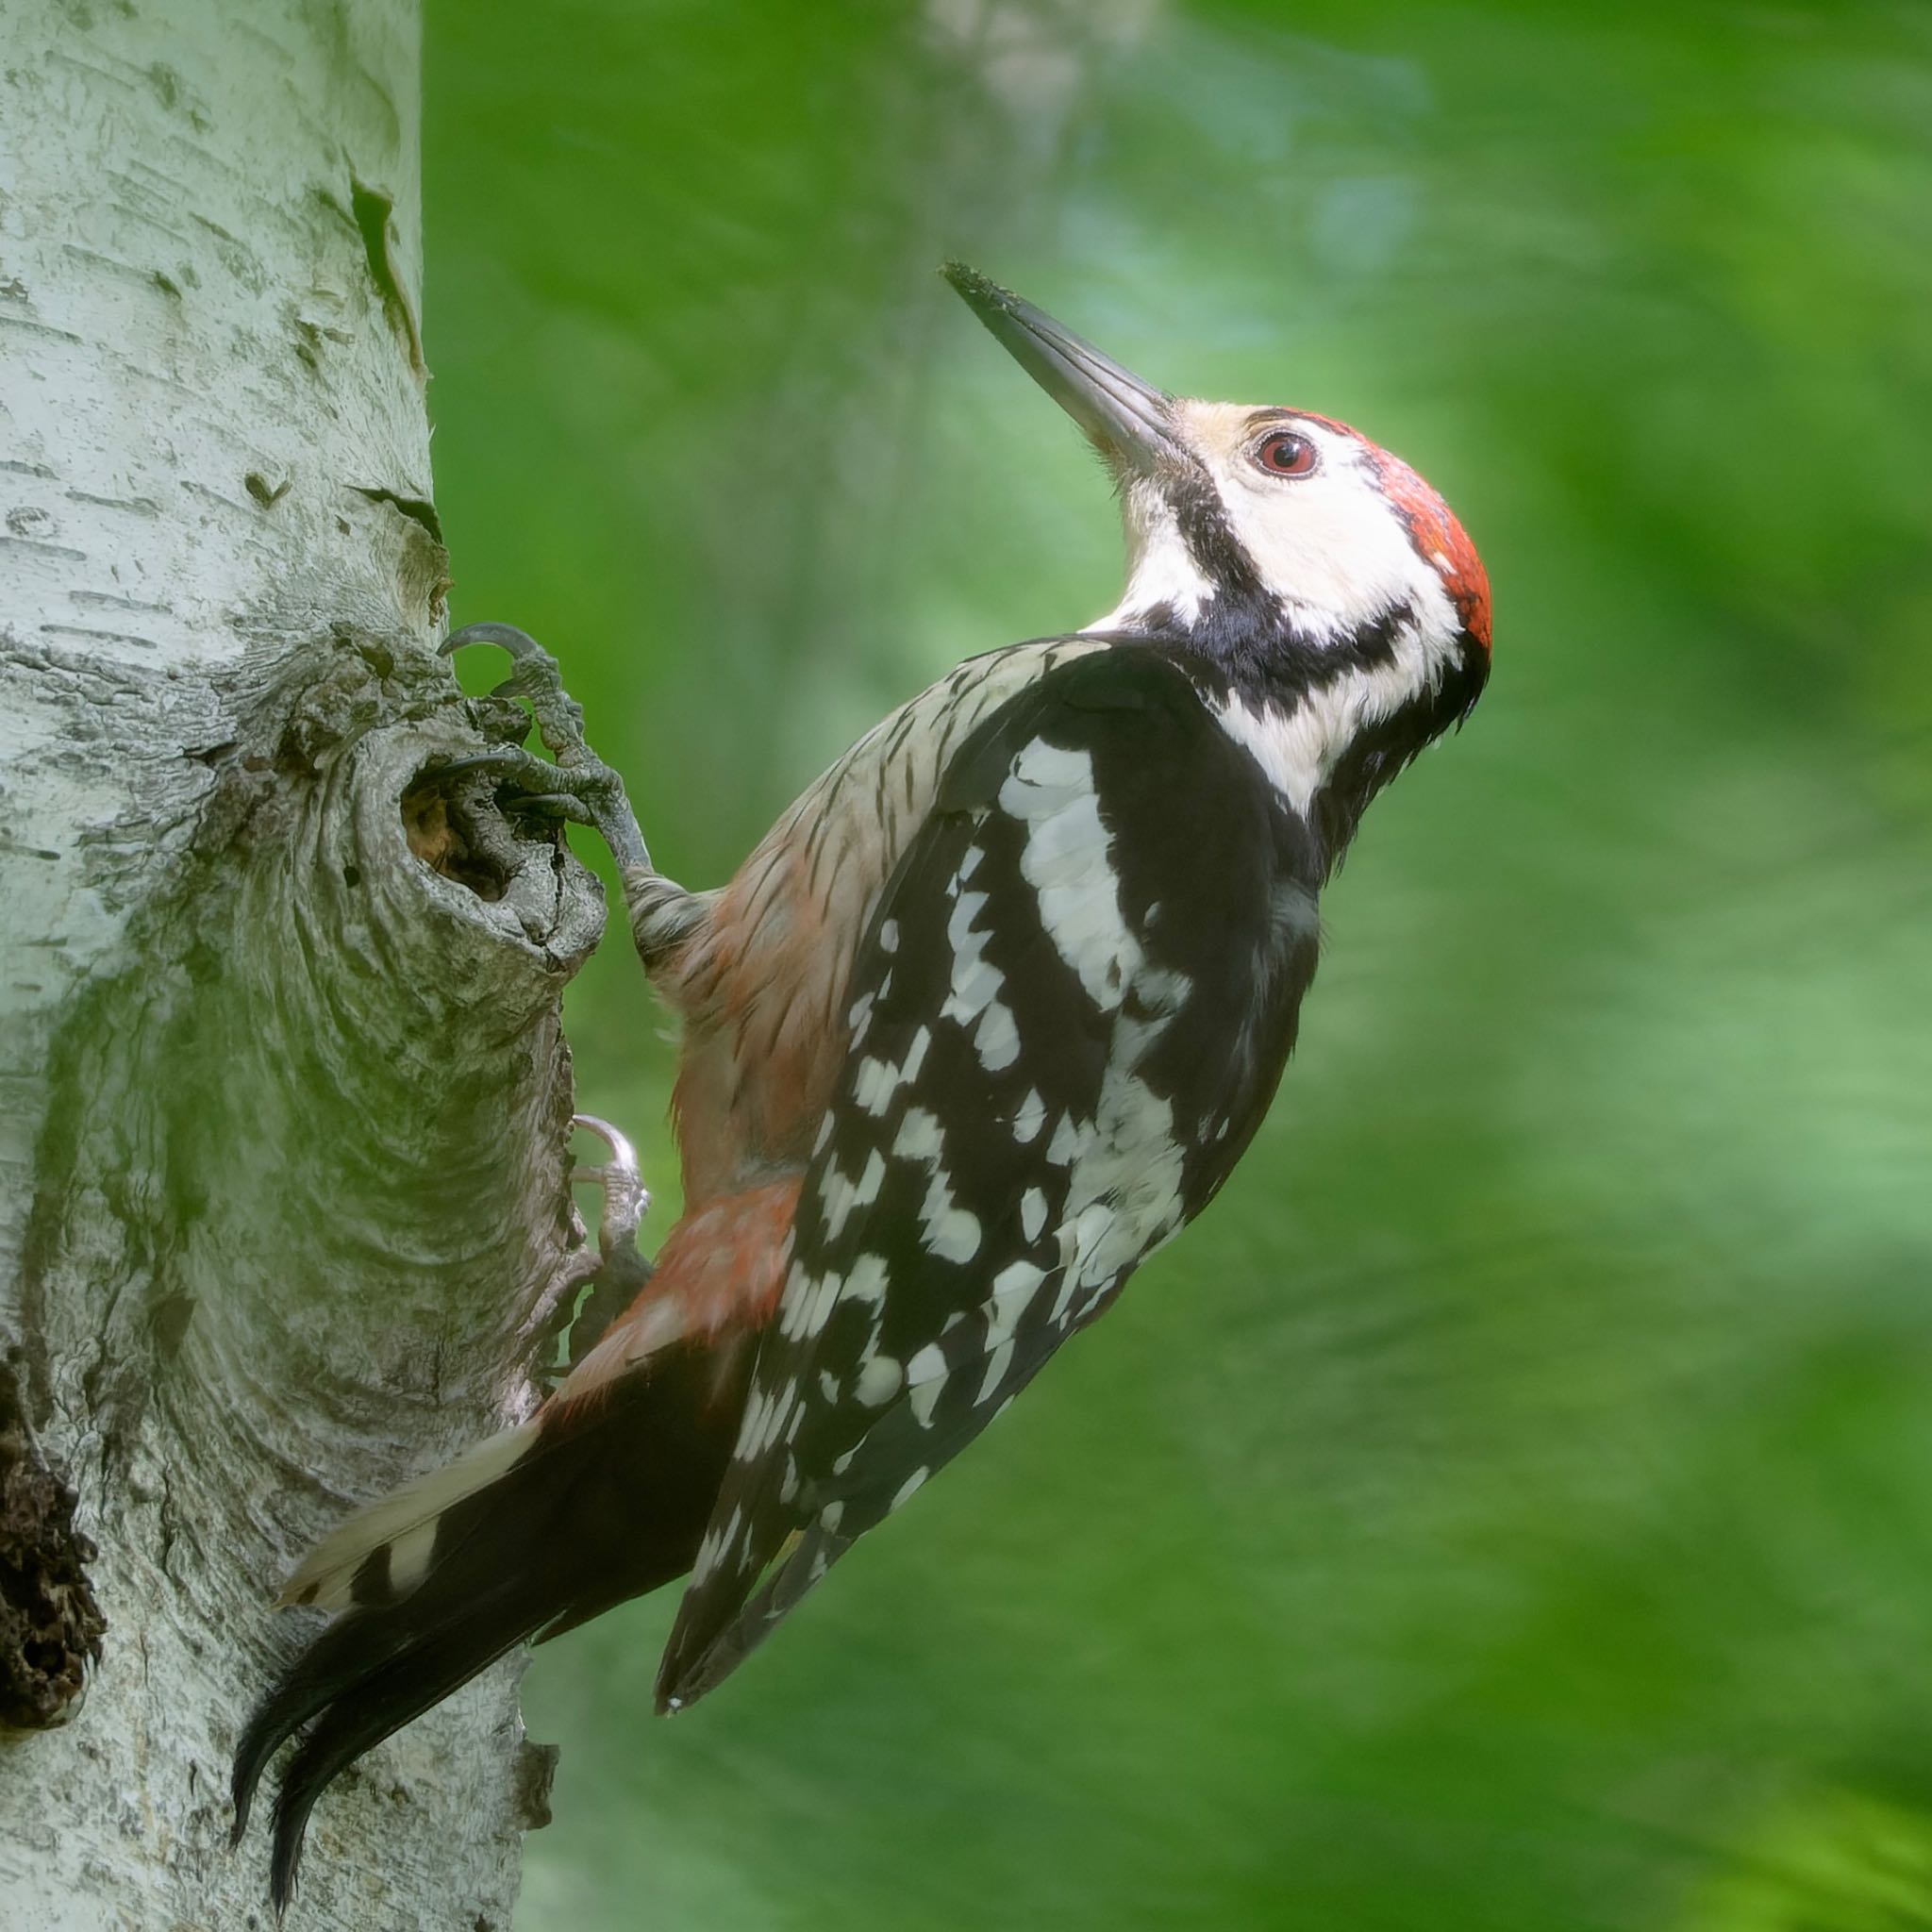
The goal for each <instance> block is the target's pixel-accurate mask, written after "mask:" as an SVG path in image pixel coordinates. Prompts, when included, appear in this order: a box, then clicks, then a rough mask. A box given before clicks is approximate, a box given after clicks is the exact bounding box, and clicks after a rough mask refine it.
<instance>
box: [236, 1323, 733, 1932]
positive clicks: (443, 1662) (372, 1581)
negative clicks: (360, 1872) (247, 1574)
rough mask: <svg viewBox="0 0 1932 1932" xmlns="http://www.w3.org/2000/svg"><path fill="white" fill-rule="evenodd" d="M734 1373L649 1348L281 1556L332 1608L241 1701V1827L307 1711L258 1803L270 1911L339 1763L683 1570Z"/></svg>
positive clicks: (315, 1601) (725, 1443)
mask: <svg viewBox="0 0 1932 1932" xmlns="http://www.w3.org/2000/svg"><path fill="white" fill-rule="evenodd" d="M748 1371H749V1359H748V1356H747V1354H746V1352H745V1351H744V1350H742V1349H741V1347H739V1346H737V1345H735V1344H733V1343H730V1342H727V1343H725V1344H724V1345H723V1346H722V1347H712V1346H710V1345H708V1344H701V1343H685V1344H680V1345H677V1346H674V1347H673V1348H670V1349H667V1350H666V1351H664V1352H663V1354H662V1355H660V1356H658V1357H655V1358H654V1359H653V1361H652V1362H651V1363H650V1364H649V1365H648V1367H647V1368H646V1369H644V1370H642V1371H640V1372H638V1373H634V1374H630V1375H627V1376H625V1377H624V1378H623V1379H621V1380H620V1381H617V1382H615V1383H612V1384H610V1385H608V1387H607V1388H606V1389H604V1390H602V1391H598V1393H597V1395H596V1396H595V1397H594V1398H593V1399H591V1400H589V1401H584V1402H578V1403H561V1404H558V1403H553V1404H552V1406H551V1407H549V1408H547V1409H546V1410H544V1411H543V1413H542V1415H541V1416H540V1417H539V1418H538V1419H537V1420H536V1421H534V1422H531V1423H526V1424H523V1425H522V1426H521V1427H519V1428H515V1429H510V1430H507V1431H505V1432H504V1433H503V1434H502V1435H499V1436H495V1437H491V1439H489V1440H488V1441H485V1442H483V1443H481V1444H479V1445H478V1446H477V1447H476V1448H475V1449H473V1450H472V1451H470V1452H469V1454H468V1455H466V1456H463V1457H458V1459H457V1460H456V1461H455V1462H453V1463H451V1464H450V1465H449V1466H448V1467H447V1468H444V1469H441V1470H437V1471H434V1472H432V1473H431V1474H428V1475H426V1476H424V1477H421V1478H419V1479H418V1480H417V1481H415V1482H413V1483H410V1484H408V1486H406V1487H405V1488H404V1489H402V1490H400V1491H397V1492H396V1493H395V1494H394V1495H392V1496H390V1497H387V1498H385V1499H384V1500H383V1501H381V1502H378V1503H376V1504H375V1505H373V1506H372V1507H369V1508H367V1509H365V1510H363V1511H362V1512H361V1513H360V1514H359V1515H358V1516H356V1517H353V1518H351V1519H350V1521H349V1522H348V1523H346V1524H343V1525H342V1527H341V1529H339V1530H337V1531H336V1532H335V1534H334V1535H332V1536H330V1537H329V1538H327V1539H326V1540H325V1541H324V1542H323V1543H322V1544H320V1545H319V1546H318V1547H317V1549H316V1550H315V1551H314V1553H313V1554H312V1555H311V1556H310V1557H308V1558H307V1559H306V1560H305V1561H304V1562H303V1563H302V1564H301V1565H300V1566H299V1567H298V1568H297V1570H296V1572H295V1574H294V1575H293V1576H291V1578H290V1582H289V1587H288V1591H286V1592H285V1594H286V1596H287V1597H288V1600H289V1601H291V1602H294V1603H308V1604H311V1605H319V1606H322V1607H338V1614H337V1616H336V1618H335V1621H334V1622H333V1623H331V1624H329V1625H328V1626H327V1627H326V1628H325V1629H324V1630H322V1631H321V1632H320V1633H319V1634H318V1635H317V1636H316V1637H315V1638H314V1639H313V1640H312V1641H310V1642H309V1644H308V1647H307V1648H306V1649H304V1650H303V1651H302V1652H301V1653H300V1654H299V1655H298V1656H297V1657H295V1658H294V1659H293V1660H292V1662H291V1664H290V1665H289V1667H288V1668H287V1670H286V1671H285V1672H284V1673H283V1674H282V1676H281V1677H280V1679H279V1681H278V1682H277V1683H276V1684H275V1687H274V1689H273V1690H272V1691H270V1692H269V1694H268V1695H267V1696H266V1697H265V1698H264V1699H263V1700H262V1702H261V1704H260V1705H259V1706H258V1708H257V1709H256V1711H255V1712H254V1714H253V1715H252V1716H251V1717H250V1719H249V1722H248V1724H247V1726H246V1728H245V1729H244V1731H243V1733H242V1740H241V1742H240V1744H239V1746H238V1747H237V1750H236V1756H235V1765H234V1775H233V1796H234V1805H235V1825H234V1839H235V1841H236V1842H238V1843H239V1842H240V1840H241V1838H242V1832H243V1831H244V1830H245V1828H246V1826H247V1822H248V1814H249V1810H250V1807H251V1805H252V1803H253V1800H254V1795H255V1790H256V1788H257V1786H258V1783H259V1781H260V1779H261V1776H262V1774H263V1772H264V1771H265V1770H266V1768H267V1766H268V1763H269V1760H270V1759H271V1758H272V1757H274V1755H275V1752H276V1751H277V1750H278V1749H279V1748H280V1746H281V1745H282V1744H283V1743H284V1742H285V1741H287V1740H289V1739H291V1738H292V1737H294V1736H295V1734H296V1733H297V1732H298V1731H301V1730H302V1729H303V1727H304V1726H305V1725H308V1726H309V1728H308V1731H307V1733H306V1735H305V1736H303V1737H302V1739H301V1740H300V1741H299V1743H298V1744H297V1745H296V1747H295V1750H294V1752H293V1754H292V1756H291V1757H290V1759H289V1762H288V1765H287V1767H286V1769H285V1771H284V1773H283V1775H282V1779H281V1785H280V1789H279V1790H278V1792H277V1795H276V1799H275V1847H274V1853H273V1863H272V1867H271V1891H272V1895H273V1897H274V1900H275V1908H276V1910H277V1912H279V1911H281V1910H282V1909H283V1908H284V1907H286V1906H287V1904H288V1901H289V1899H290V1898H291V1896H292V1894H293V1890H294V1882H295V1873H296V1868H297V1865H298V1863H299V1860H300V1857H301V1850H302V1838H303V1833H304V1829H305V1827H306V1825H307V1823H308V1813H309V1810H310V1808H311V1807H313V1805H314V1803H315V1800H316V1799H317V1798H318V1797H319V1796H320V1795H321V1793H322V1791H323V1790H324V1789H325V1787H326V1786H327V1785H328V1783H329V1782H330V1781H331V1779H333V1778H334V1777H335V1776H336V1775H337V1774H339V1773H340V1772H341V1771H342V1770H343V1769H344V1768H345V1767H346V1766H347V1765H349V1764H350V1763H351V1762H353V1761H354V1760H355V1759H356V1758H357V1757H360V1756H361V1755H362V1753H363V1752H364V1751H367V1750H368V1749H369V1748H370V1747H371V1746H372V1745H375V1744H376V1743H379V1742H380V1741H381V1740H383V1739H384V1738H386V1737H388V1736H389V1735H390V1733H391V1732H392V1731H394V1730H396V1729H398V1728H400V1727H401V1726H402V1725H403V1724H408V1722H409V1721H410V1719H412V1718H414V1717H416V1716H417V1715H419V1714H420V1713H421V1712H423V1711H425V1710H427V1709H428V1708H429V1707H430V1706H431V1705H434V1704H438V1703H440V1702H441V1700H442V1699H443V1698H444V1697H446V1696H448V1695H449V1694H450V1692H451V1691H455V1690H457V1689H458V1687H459V1686H460V1685H462V1684H465V1683H467V1682H468V1681H469V1680H470V1678H472V1677H474V1676H475V1674H476V1673H477V1672H479V1671H481V1670H483V1669H484V1668H486V1667H487V1666H488V1665H489V1664H491V1662H493V1661H494V1660H495V1659H496V1658H497V1657H501V1656H502V1655H503V1654H504V1653H505V1652H506V1651H508V1650H510V1649H512V1648H513V1647H514V1646H515V1645H516V1644H518V1643H520V1642H523V1641H526V1640H534V1641H543V1639H545V1638H547V1637H552V1636H556V1635H557V1634H558V1633H559V1632H560V1631H563V1630H566V1629H569V1628H571V1627H572V1626H573V1625H575V1624H579V1623H582V1622H584V1621H585V1620H586V1619H588V1618H590V1617H594V1616H596V1615H598V1614H599V1613H600V1612H602V1611H603V1610H606V1609H608V1608H609V1607H611V1606H612V1605H614V1604H618V1603H622V1602H624V1601H625V1599H626V1598H628V1597H632V1596H637V1595H641V1594H642V1593H643V1592H644V1591H650V1590H655V1589H657V1588H658V1586H659V1585H660V1584H663V1583H667V1582H669V1581H670V1580H671V1579H672V1578H674V1577H676V1576H681V1575H683V1574H684V1573H685V1572H686V1571H687V1570H689V1569H690V1568H691V1561H692V1558H693V1557H695V1555H696V1552H697V1545H698V1540H699V1537H700V1536H701V1534H702V1533H703V1530H704V1525H705V1518H706V1515H707V1514H708V1503H709V1498H710V1497H711V1496H712V1495H713V1494H714V1493H715V1492H716V1490H717V1486H718V1482H719V1479H720V1477H721V1476H722V1474H723V1472H724V1464H725V1461H726V1459H727V1457H728V1456H729V1454H730V1448H731V1442H732V1440H733V1437H734V1435H735V1432H736V1429H737V1425H738V1415H739V1411H740V1409H741V1407H742V1403H743V1386H744V1380H745V1377H746V1374H748Z"/></svg>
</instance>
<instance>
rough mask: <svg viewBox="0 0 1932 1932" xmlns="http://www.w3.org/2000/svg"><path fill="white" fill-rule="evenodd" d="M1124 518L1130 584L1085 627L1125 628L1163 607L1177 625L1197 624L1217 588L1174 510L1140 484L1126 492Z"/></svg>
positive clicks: (1151, 490) (1090, 628)
mask: <svg viewBox="0 0 1932 1932" xmlns="http://www.w3.org/2000/svg"><path fill="white" fill-rule="evenodd" d="M1124 520H1125V523H1126V534H1127V587H1126V589H1125V590H1124V591H1123V592H1122V593H1121V601H1120V602H1119V603H1118V604H1116V605H1115V606H1114V608H1112V609H1111V610H1109V611H1108V613H1107V615H1106V616H1105V617H1096V618H1095V619H1094V620H1093V622H1092V623H1091V624H1090V625H1088V626H1087V628H1088V629H1089V630H1122V629H1125V628H1128V627H1129V626H1131V625H1134V624H1136V623H1138V622H1140V621H1141V620H1142V619H1144V618H1145V617H1146V616H1147V614H1148V612H1149V611H1151V610H1155V609H1157V608H1160V607H1162V606H1165V607H1166V608H1167V609H1168V610H1169V611H1170V612H1171V613H1172V614H1173V617H1174V621H1175V622H1176V623H1177V624H1182V625H1188V624H1191V623H1193V621H1194V620H1195V618H1197V617H1199V616H1200V614H1201V613H1202V611H1203V610H1205V609H1206V608H1208V604H1209V603H1210V602H1211V601H1212V599H1213V595H1214V587H1213V585H1212V584H1211V583H1209V582H1208V578H1207V577H1206V576H1204V575H1202V572H1201V566H1200V565H1199V564H1198V563H1196V562H1195V561H1194V557H1193V553H1192V552H1191V550H1190V549H1189V548H1188V546H1187V543H1186V541H1184V540H1183V539H1182V536H1181V532H1180V525H1178V524H1177V523H1175V521H1174V511H1173V510H1172V509H1171V508H1169V507H1168V505H1167V503H1166V501H1165V500H1164V499H1163V498H1162V497H1161V496H1160V495H1159V494H1158V492H1157V491H1154V490H1153V489H1151V488H1150V487H1149V486H1147V485H1145V484H1141V483H1136V484H1134V485H1133V486H1132V487H1131V488H1130V489H1129V491H1128V492H1127V498H1126V508H1125V518H1124Z"/></svg>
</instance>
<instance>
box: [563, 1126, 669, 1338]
mask: <svg viewBox="0 0 1932 1932" xmlns="http://www.w3.org/2000/svg"><path fill="white" fill-rule="evenodd" d="M571 1124H573V1125H574V1126H578V1127H581V1128H583V1130H584V1131H585V1132H586V1133H587V1134H594V1135H595V1136H596V1137H597V1139H598V1140H600V1141H603V1143H604V1144H605V1146H606V1147H607V1148H608V1149H609V1150H610V1158H608V1160H607V1161H605V1163H604V1164H603V1166H601V1167H578V1168H574V1169H573V1170H572V1171H571V1177H570V1180H571V1185H572V1187H587V1186H595V1187H596V1188H597V1189H598V1190H599V1191H600V1192H601V1193H602V1194H603V1197H604V1200H603V1206H602V1208H601V1209H600V1211H599V1213H598V1216H597V1253H598V1256H599V1257H600V1258H599V1260H598V1264H597V1269H596V1272H595V1273H594V1274H592V1275H591V1277H590V1292H589V1293H588V1294H587V1295H585V1296H584V1297H583V1299H582V1301H581V1302H580V1303H579V1304H578V1306H577V1308H576V1312H575V1315H573V1316H572V1318H571V1323H570V1326H569V1329H568V1330H567V1332H566V1334H565V1337H564V1357H565V1359H564V1364H563V1367H562V1369H561V1370H560V1371H559V1372H558V1374H559V1375H561V1374H568V1373H569V1371H570V1370H572V1369H574V1368H575V1367H576V1365H577V1364H578V1363H579V1362H580V1361H582V1360H583V1358H584V1357H585V1356H587V1355H589V1354H590V1352H591V1349H593V1348H594V1347H596V1345H597V1343H598V1342H599V1341H601V1340H602V1339H603V1337H604V1333H605V1331H606V1330H607V1329H608V1327H609V1326H610V1324H611V1323H612V1322H614V1321H615V1320H616V1319H617V1318H618V1317H619V1316H620V1315H622V1314H623V1313H624V1311H625V1309H626V1308H627V1307H630V1305H631V1303H632V1302H634V1301H635V1300H636V1299H637V1298H638V1296H639V1294H640V1293H641V1291H643V1288H644V1286H645V1284H646V1283H647V1282H648V1281H649V1280H650V1278H651V1264H650V1262H649V1261H647V1260H646V1259H645V1258H644V1257H643V1256H641V1254H639V1253H638V1228H639V1226H640V1225H641V1224H642V1222H643V1218H644V1215H645V1213H646V1212H647V1211H648V1210H649V1208H650V1206H651V1196H650V1194H649V1193H648V1192H647V1191H646V1190H645V1188H644V1182H643V1176H642V1174H641V1173H640V1172H639V1169H638V1156H637V1149H636V1148H634V1147H633V1146H632V1145H631V1143H630V1141H629V1140H628V1139H627V1138H626V1137H625V1135H623V1134H621V1133H619V1132H618V1130H617V1129H616V1128H615V1127H613V1126H612V1125H611V1124H610V1123H609V1122H608V1121H601V1120H599V1119H598V1118H597V1117H596V1115H595V1114H589V1113H579V1114H573V1115H572V1116H571Z"/></svg>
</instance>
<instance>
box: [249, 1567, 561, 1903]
mask: <svg viewBox="0 0 1932 1932" xmlns="http://www.w3.org/2000/svg"><path fill="white" fill-rule="evenodd" d="M530 1594H531V1593H530V1592H529V1591H527V1590H508V1591H502V1592H500V1593H498V1594H497V1596H496V1597H495V1599H494V1600H491V1601H485V1602H481V1603H477V1604H473V1605H472V1606H471V1607H470V1608H469V1609H468V1610H467V1611H466V1612H465V1613H464V1614H463V1615H461V1616H459V1617H458V1618H456V1619H454V1620H452V1622H451V1623H450V1624H448V1625H447V1626H445V1627H443V1628H441V1629H439V1630H436V1631H433V1632H431V1633H429V1634H428V1635H426V1636H425V1637H423V1638H421V1639H419V1640H418V1641H416V1642H414V1643H411V1644H409V1645H408V1646H406V1647H405V1648H404V1649H402V1650H399V1651H396V1652H395V1653H393V1654H392V1655H391V1657H390V1658H389V1659H388V1661H387V1662H385V1663H383V1664H381V1665H379V1666H377V1667H376V1668H375V1669H374V1670H372V1671H370V1672H369V1673H368V1674H366V1675H365V1676H363V1677H362V1678H361V1679H360V1680H359V1681H358V1683H357V1684H356V1686H355V1688H354V1689H353V1690H350V1691H344V1692H342V1693H341V1695H340V1696H338V1697H337V1698H336V1699H335V1700H334V1701H333V1702H332V1703H331V1704H330V1705H329V1706H328V1708H327V1710H326V1711H325V1713H324V1715H323V1716H322V1718H321V1719H320V1721H319V1722H318V1723H317V1724H315V1726H314V1728H313V1729H312V1730H310V1731H309V1733H308V1736H307V1737H305V1738H304V1739H303V1740H302V1741H301V1743H300V1744H298V1745H297V1746H296V1748H295V1751H294V1753H293V1755H292V1756H291V1757H290V1759H289V1762H288V1764H287V1766H286V1767H285V1768H284V1770H283V1772H282V1782H281V1788H280V1790H277V1792H276V1793H275V1852H274V1857H273V1859H272V1862H271V1864H270V1878H269V1890H270V1896H271V1897H272V1898H273V1900H274V1902H275V1913H276V1916H277V1917H279V1916H280V1915H281V1914H282V1913H283V1912H285V1911H286V1910H287V1909H288V1906H289V1900H290V1899H291V1897H292V1896H293V1894H294V1890H295V1874H296V1871H297V1869H298V1868H299V1866H300V1864H301V1861H302V1840H303V1837H304V1835H305V1833H306V1832H307V1830H308V1814H309V1812H310V1811H312V1810H313V1809H314V1808H315V1801H316V1800H317V1799H318V1798H319V1797H321V1795H322V1794H323V1792H324V1791H325V1790H326V1789H327V1788H328V1786H329V1785H330V1784H331V1783H332V1782H333V1781H334V1780H335V1779H336V1777H337V1776H338V1775H340V1774H341V1773H342V1772H343V1771H346V1770H347V1769H348V1767H349V1766H350V1765H351V1764H353V1763H354V1762H355V1761H356V1759H357V1758H358V1757H361V1755H362V1754H363V1753H364V1752H365V1751H368V1750H370V1749H372V1748H373V1747H374V1746H375V1745H377V1744H379V1743H381V1742H382V1740H384V1739H385V1738H387V1737H389V1736H390V1735H391V1733H392V1732H394V1731H398V1730H400V1729H401V1728H402V1727H403V1726H404V1725H405V1724H408V1722H409V1721H410V1719H412V1718H416V1717H420V1716H421V1715H422V1714H423V1712H425V1710H427V1709H428V1708H429V1707H430V1706H431V1705H434V1704H440V1703H441V1701H442V1700H443V1699H444V1698H445V1697H447V1696H448V1695H449V1694H450V1692H451V1691H457V1690H459V1689H460V1688H461V1687H462V1686H463V1685H465V1684H467V1683H468V1682H469V1681H470V1679H471V1678H472V1677H474V1676H475V1675H476V1674H477V1673H478V1672H479V1671H482V1670H485V1669H487V1668H488V1667H489V1666H490V1665H491V1664H492V1663H494V1662H495V1661H496V1659H497V1658H498V1657H502V1656H503V1655H504V1654H505V1652H507V1651H508V1650H511V1649H513V1648H514V1647H515V1646H516V1644H517V1643H518V1642H519V1641H521V1640H522V1639H523V1638H525V1637H526V1636H528V1635H529V1633H530V1630H531V1629H532V1628H533V1627H534V1626H533V1624H532V1623H531V1611H530Z"/></svg>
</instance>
